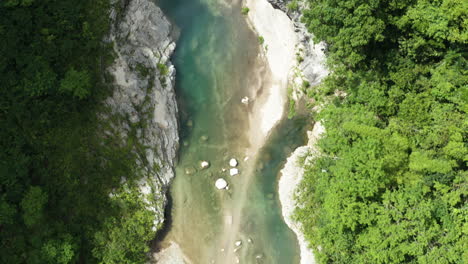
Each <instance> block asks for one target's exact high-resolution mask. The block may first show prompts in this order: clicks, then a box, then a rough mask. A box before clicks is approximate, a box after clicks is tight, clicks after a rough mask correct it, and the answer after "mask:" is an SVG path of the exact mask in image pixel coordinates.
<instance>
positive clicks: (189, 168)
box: [185, 167, 197, 175]
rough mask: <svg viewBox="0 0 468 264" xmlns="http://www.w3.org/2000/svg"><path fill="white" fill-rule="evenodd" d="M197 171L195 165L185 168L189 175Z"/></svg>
mask: <svg viewBox="0 0 468 264" xmlns="http://www.w3.org/2000/svg"><path fill="white" fill-rule="evenodd" d="M195 172H197V169H195V168H194V167H187V168H185V174H187V175H191V174H194V173H195Z"/></svg>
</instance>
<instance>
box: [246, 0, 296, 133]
mask: <svg viewBox="0 0 468 264" xmlns="http://www.w3.org/2000/svg"><path fill="white" fill-rule="evenodd" d="M244 5H245V6H248V7H249V9H250V11H249V12H248V20H249V24H250V26H251V27H252V29H253V30H254V31H255V32H257V34H258V36H259V42H261V41H260V38H261V39H263V43H261V44H262V50H263V56H265V59H266V61H267V63H268V66H269V67H270V70H271V80H270V82H269V83H266V85H267V86H269V87H264V88H266V89H265V90H264V91H263V92H265V93H266V94H265V95H263V100H262V101H261V102H258V104H257V107H256V109H254V112H253V113H254V115H256V114H257V115H259V116H258V117H257V118H253V119H254V120H255V121H254V124H255V125H254V126H252V128H257V127H258V125H260V129H261V131H262V133H263V137H266V136H267V135H268V133H269V132H270V131H271V129H272V128H273V127H274V126H275V125H276V124H277V123H278V122H279V121H280V120H281V118H282V116H283V113H284V107H285V105H286V101H287V85H288V79H289V78H288V77H289V73H290V72H291V70H292V68H293V67H294V65H295V47H296V46H297V44H298V38H297V35H296V33H295V32H294V24H293V22H292V21H291V20H290V19H289V18H288V16H287V15H286V14H285V13H283V12H282V11H281V10H278V9H274V8H273V6H272V5H271V4H270V3H269V2H268V1H267V0H246V1H245V4H244ZM257 131H258V130H257ZM255 133H257V132H255Z"/></svg>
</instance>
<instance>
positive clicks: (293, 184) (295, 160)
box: [278, 121, 325, 264]
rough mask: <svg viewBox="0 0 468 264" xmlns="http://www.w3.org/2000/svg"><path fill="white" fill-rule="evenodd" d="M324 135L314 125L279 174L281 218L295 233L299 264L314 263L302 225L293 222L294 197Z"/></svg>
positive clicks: (319, 126) (317, 126)
mask: <svg viewBox="0 0 468 264" xmlns="http://www.w3.org/2000/svg"><path fill="white" fill-rule="evenodd" d="M324 133H325V128H324V127H323V125H322V123H321V122H320V121H319V122H317V123H315V124H314V127H313V129H312V131H307V136H308V143H307V145H305V146H301V147H298V148H296V149H295V150H294V152H293V153H292V154H291V155H290V156H289V157H288V159H287V161H286V164H285V165H284V167H283V169H282V170H281V172H280V175H281V177H280V179H279V182H278V193H279V199H280V203H281V209H282V214H283V218H284V221H285V222H286V224H287V225H288V226H289V228H291V230H293V231H294V233H296V236H297V240H298V242H299V247H300V251H301V262H300V263H301V264H314V263H316V262H315V257H314V254H313V252H312V249H310V248H309V246H308V243H307V241H306V239H305V235H304V233H303V231H302V224H301V223H299V222H297V221H295V220H294V211H295V209H296V207H297V206H300V205H298V204H297V203H296V197H297V195H298V192H299V190H298V187H299V185H300V183H301V182H302V179H303V176H304V172H305V166H308V165H310V164H311V163H312V162H313V160H314V159H315V158H316V157H318V156H319V155H320V151H319V149H318V147H317V141H318V140H319V139H320V137H321V136H322V135H323V134H324Z"/></svg>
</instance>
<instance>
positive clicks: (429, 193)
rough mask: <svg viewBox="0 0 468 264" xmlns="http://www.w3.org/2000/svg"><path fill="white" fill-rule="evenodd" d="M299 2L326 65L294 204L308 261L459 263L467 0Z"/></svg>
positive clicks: (465, 229)
mask: <svg viewBox="0 0 468 264" xmlns="http://www.w3.org/2000/svg"><path fill="white" fill-rule="evenodd" d="M309 4H310V9H308V10H303V13H304V22H305V23H306V24H307V26H308V28H309V30H310V31H311V32H312V33H313V34H314V35H315V38H316V41H325V42H326V43H327V44H328V51H327V55H328V64H329V67H330V69H331V72H332V73H331V74H330V76H329V77H328V78H327V79H326V81H325V82H324V83H323V84H322V85H321V86H320V87H319V88H318V89H317V90H311V91H309V96H311V97H313V98H314V99H316V100H317V101H318V102H320V103H325V104H326V107H325V108H324V109H323V111H322V112H321V113H320V114H319V115H318V119H321V120H322V121H323V123H324V125H325V127H326V131H327V132H326V134H325V135H324V137H323V138H322V140H320V142H319V146H320V149H321V152H322V155H321V156H320V157H318V158H317V159H315V160H314V162H313V163H312V164H311V165H309V166H308V167H307V170H306V175H305V179H304V182H303V183H302V194H301V196H300V197H299V199H300V201H301V203H302V204H303V205H304V207H303V208H300V209H298V211H297V214H296V215H297V218H298V219H299V220H300V221H301V222H302V223H303V224H304V231H305V233H306V236H307V238H308V240H309V241H310V244H311V246H312V247H313V248H314V249H315V253H316V257H317V259H318V261H319V263H343V264H351V263H375V264H377V263H438V264H443V263H468V251H467V248H468V222H467V220H468V204H467V199H468V171H467V162H468V146H467V143H468V141H467V137H468V115H467V111H468V67H467V62H466V55H467V52H468V49H467V44H468V13H467V12H468V1H464V0H438V1H437V0H411V1H381V0H372V1H362V0H349V1H337V0H309ZM337 90H339V91H343V92H345V94H346V96H341V97H339V96H333V94H334V92H335V91H337ZM340 94H343V93H340Z"/></svg>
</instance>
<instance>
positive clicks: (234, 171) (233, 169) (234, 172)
mask: <svg viewBox="0 0 468 264" xmlns="http://www.w3.org/2000/svg"><path fill="white" fill-rule="evenodd" d="M229 174H230V175H231V176H234V175H237V174H239V170H238V169H237V168H232V169H230V170H229Z"/></svg>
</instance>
